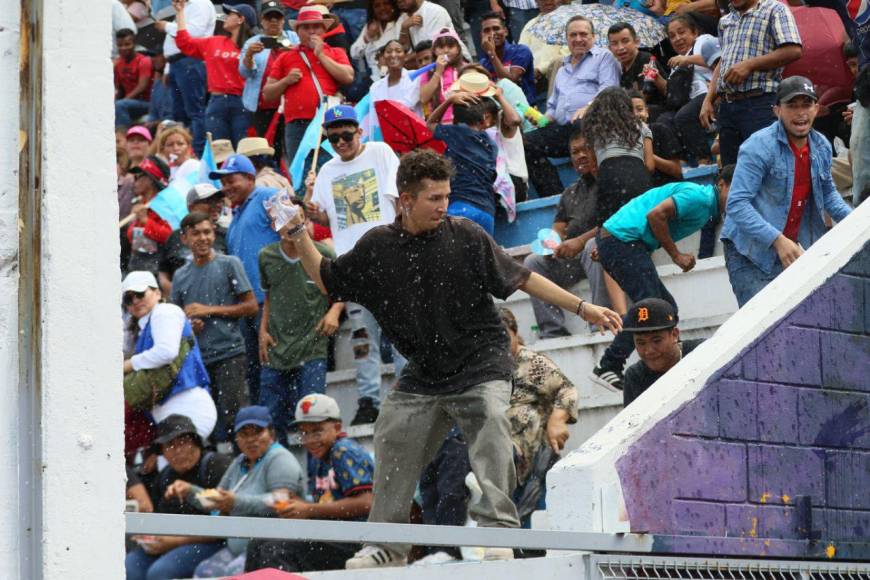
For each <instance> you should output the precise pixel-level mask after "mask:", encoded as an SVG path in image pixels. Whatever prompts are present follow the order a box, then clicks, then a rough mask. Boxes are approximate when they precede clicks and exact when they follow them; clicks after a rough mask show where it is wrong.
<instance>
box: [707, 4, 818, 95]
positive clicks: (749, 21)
mask: <svg viewBox="0 0 870 580" xmlns="http://www.w3.org/2000/svg"><path fill="white" fill-rule="evenodd" d="M719 40H720V41H721V43H722V60H721V61H719V85H718V92H719V94H724V93H747V92H750V91H758V90H760V91H763V92H765V93H775V92H776V90H777V88H778V87H779V81H780V80H781V78H782V68H777V69H773V70H767V71H754V72H753V73H751V74H750V75H749V76H748V77H747V78H746V80H745V81H743V82H742V83H740V84H739V85H732V84H729V83H726V82H725V74H726V73H727V72H728V69H730V68H731V67H732V66H734V65H735V64H737V63H738V62H743V61H745V60H749V59H750V58H755V57H758V56H763V55H765V54H770V53H771V52H773V51H774V50H776V49H777V48H779V47H780V46H783V45H785V44H797V45H800V44H801V36H800V33H799V32H798V28H797V24H795V21H794V16H792V14H791V11H790V10H789V9H788V7H787V6H786V5H785V4H782V3H780V2H777V1H776V0H758V4H756V5H755V6H754V7H753V8H751V9H749V10H747V11H746V12H744V13H740V12H738V11H737V10H734V9H733V8H732V9H731V11H730V12H729V13H728V14H726V15H725V16H723V17H722V19H721V20H720V21H719Z"/></svg>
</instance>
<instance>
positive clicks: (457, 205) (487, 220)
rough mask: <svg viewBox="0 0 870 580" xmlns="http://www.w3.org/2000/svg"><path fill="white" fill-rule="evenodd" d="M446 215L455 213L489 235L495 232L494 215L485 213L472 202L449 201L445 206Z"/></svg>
mask: <svg viewBox="0 0 870 580" xmlns="http://www.w3.org/2000/svg"><path fill="white" fill-rule="evenodd" d="M447 215H455V216H459V217H464V218H468V219H470V220H471V221H473V222H474V223H476V224H477V225H479V226H480V227H482V228H483V229H484V230H486V233H488V234H489V235H490V236H492V235H494V234H495V216H494V215H492V214H490V213H486V212H485V211H483V210H482V209H480V208H479V207H477V206H476V205H474V204H471V203H468V202H465V201H461V200H456V201H451V202H450V205H448V206H447Z"/></svg>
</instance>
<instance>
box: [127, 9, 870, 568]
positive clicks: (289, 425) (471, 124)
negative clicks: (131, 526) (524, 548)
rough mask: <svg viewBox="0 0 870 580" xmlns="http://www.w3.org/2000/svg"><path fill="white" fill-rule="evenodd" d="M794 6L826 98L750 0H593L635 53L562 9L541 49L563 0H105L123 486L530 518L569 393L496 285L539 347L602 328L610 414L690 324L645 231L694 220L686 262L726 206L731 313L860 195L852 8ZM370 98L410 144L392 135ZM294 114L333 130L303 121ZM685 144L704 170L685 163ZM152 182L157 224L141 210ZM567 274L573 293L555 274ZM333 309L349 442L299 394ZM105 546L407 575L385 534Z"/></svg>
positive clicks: (864, 143)
mask: <svg viewBox="0 0 870 580" xmlns="http://www.w3.org/2000/svg"><path fill="white" fill-rule="evenodd" d="M602 3H603V2H602ZM800 3H801V2H800V0H791V2H790V4H792V5H797V4H800ZM809 3H810V4H811V5H819V6H821V5H824V6H827V7H829V8H831V9H834V10H836V11H837V13H838V14H839V15H840V16H841V18H842V22H843V25H844V29H845V31H846V33H847V35H846V36H844V38H843V46H842V48H841V49H840V50H839V51H835V52H832V53H831V54H830V55H829V56H830V59H831V61H832V62H833V61H836V62H837V63H838V64H837V66H841V65H842V66H848V67H849V71H850V72H849V74H850V78H851V79H852V83H853V84H852V86H851V87H846V89H847V91H846V93H848V94H847V96H846V97H841V98H840V99H839V100H832V99H831V98H830V96H829V95H830V91H828V92H823V91H822V88H820V87H818V86H815V85H814V83H813V80H812V76H813V75H812V71H809V74H808V76H809V78H807V77H805V76H797V75H794V76H791V77H788V78H785V79H784V78H783V69H784V67H786V66H787V65H790V64H795V63H797V64H799V63H800V61H801V58H802V53H803V43H802V39H801V31H800V30H799V29H798V26H797V24H796V22H795V18H794V16H793V14H792V12H791V10H790V7H789V4H786V3H784V2H780V1H778V0H715V1H714V0H686V1H682V0H668V1H667V2H663V1H653V2H631V3H627V2H616V3H615V4H616V5H618V6H623V7H627V8H629V9H631V10H635V11H637V13H638V14H639V15H647V16H649V17H650V18H654V19H655V21H656V22H658V23H660V25H661V27H662V38H663V39H662V41H661V42H659V43H657V44H655V45H654V46H641V41H640V37H639V35H638V32H637V30H636V29H635V27H634V26H632V24H631V23H629V22H624V21H620V22H613V23H612V24H611V25H610V26H609V27H608V28H607V29H606V30H600V29H596V27H595V25H594V23H593V21H592V20H591V19H589V18H587V17H585V16H582V15H577V16H572V17H570V18H566V19H565V23H564V38H561V39H559V40H558V41H557V42H553V40H552V39H549V41H548V40H545V39H543V38H541V37H539V36H538V35H536V33H535V30H534V28H535V27H536V26H537V25H539V23H540V22H541V21H542V19H548V18H554V17H555V16H557V15H558V13H557V11H558V9H559V8H560V6H562V4H563V3H562V2H560V1H559V0H536V1H532V0H502V1H500V0H488V1H486V2H484V1H482V0H481V1H475V2H472V1H470V0H469V1H467V2H460V1H459V0H369V1H366V0H351V1H343V2H331V1H318V2H311V3H309V2H308V1H307V0H250V1H239V2H237V3H235V4H220V3H217V2H212V1H211V0H123V1H121V0H113V26H114V32H113V34H114V40H115V42H114V48H113V61H114V73H115V96H116V99H115V126H116V144H117V175H118V203H119V237H120V240H121V250H122V251H121V257H120V269H121V271H122V275H123V284H122V290H123V294H122V304H123V307H124V309H123V310H124V313H123V316H124V321H125V328H126V329H127V334H126V340H125V344H124V352H125V361H124V373H125V384H124V387H125V399H126V402H127V405H126V408H125V419H126V454H127V459H128V478H129V481H128V498H129V499H131V500H134V502H135V503H136V505H137V506H138V509H140V510H143V511H157V512H163V513H183V514H188V513H205V514H208V513H212V514H220V515H246V516H255V517H283V518H319V519H337V520H364V519H369V520H370V521H407V520H408V517H409V513H410V511H411V505H412V504H414V505H416V506H417V508H418V511H419V519H420V520H421V521H423V522H424V523H433V524H454V525H462V524H464V523H465V521H466V520H467V519H468V518H469V517H471V518H472V519H474V520H476V521H477V522H478V524H479V525H490V526H507V527H515V526H520V525H526V526H527V525H528V524H529V517H530V514H531V512H532V511H533V510H534V509H536V508H538V507H540V506H541V505H543V501H544V495H545V494H544V493H543V492H542V488H543V486H542V484H541V482H542V480H543V477H544V475H545V473H546V471H547V469H548V468H549V467H550V466H551V465H552V464H553V462H554V461H555V458H557V457H558V455H559V453H560V452H561V451H562V449H563V448H564V446H565V442H566V440H567V438H568V430H567V425H568V424H570V423H573V422H576V420H577V392H576V390H575V389H574V387H573V385H572V384H571V380H570V379H569V378H568V377H566V376H565V375H564V374H563V373H562V372H561V371H560V370H559V369H558V367H556V366H555V365H554V364H553V363H552V361H550V359H548V358H547V357H546V356H545V355H543V354H540V353H536V352H534V351H533V350H531V349H529V348H528V347H526V346H524V345H523V344H522V339H521V338H520V336H519V335H520V330H519V328H518V327H517V322H516V319H515V318H514V316H513V314H512V313H511V312H510V311H508V310H505V309H502V310H501V311H500V312H499V311H497V310H496V308H495V306H494V303H493V297H496V298H506V297H507V296H508V295H510V294H511V293H512V292H513V291H515V290H517V289H522V290H524V291H526V292H527V293H528V294H529V295H530V296H531V302H532V307H533V310H534V316H535V319H536V322H537V326H538V329H539V338H557V337H564V336H568V335H569V334H570V331H569V330H568V328H567V325H566V322H565V317H566V311H567V312H570V313H572V315H577V316H580V317H581V318H582V319H584V320H586V321H587V322H588V323H589V324H590V325H592V327H593V328H595V329H600V330H606V329H609V330H611V331H613V332H614V334H615V335H616V336H615V338H614V340H613V342H612V343H611V344H610V346H609V347H608V348H607V350H606V352H605V354H604V356H603V357H602V358H601V360H600V361H599V362H598V364H597V365H596V366H595V369H594V371H593V373H592V375H591V376H590V377H589V379H590V380H592V381H594V382H597V383H598V384H600V385H602V386H604V387H606V388H609V389H614V390H623V393H624V399H625V404H626V405H628V404H630V403H631V402H632V401H634V400H635V399H636V398H637V397H639V396H640V395H641V393H642V392H643V391H644V390H645V389H646V388H647V387H649V386H650V385H651V384H652V382H654V381H655V379H657V378H658V377H659V376H661V375H662V374H663V373H664V372H666V371H667V370H668V369H669V368H670V367H671V366H673V365H674V364H676V363H677V362H678V361H679V360H680V359H681V358H682V356H684V355H685V354H688V353H689V352H690V351H691V350H692V349H694V347H695V346H697V341H688V342H682V341H681V340H680V338H679V330H678V328H677V325H678V320H679V305H678V304H677V303H676V302H675V300H674V298H673V297H672V295H671V294H670V293H669V291H668V290H667V288H666V287H665V285H664V284H663V283H662V281H661V280H660V279H659V276H658V272H657V269H656V266H655V265H654V263H653V261H652V259H651V253H652V252H653V251H655V250H658V249H660V248H661V249H662V250H663V251H664V252H666V253H667V254H668V256H669V257H670V258H671V260H672V261H673V263H674V264H675V265H676V266H677V267H679V268H680V269H681V270H682V271H684V272H687V271H690V270H692V269H693V268H694V266H695V264H696V256H695V255H694V254H693V253H686V252H685V251H683V250H681V249H680V248H678V247H677V244H676V243H677V242H679V241H680V240H683V239H685V238H687V237H689V236H690V235H692V234H695V233H696V232H700V233H701V238H702V244H701V245H702V247H701V248H700V249H699V251H698V252H697V253H698V258H703V257H708V256H709V255H711V253H712V247H713V242H714V241H715V237H714V236H715V235H716V233H717V232H719V226H721V232H720V235H721V240H722V242H723V252H724V256H725V263H726V267H727V270H728V275H729V279H730V282H731V286H732V288H733V291H734V294H735V296H736V297H737V301H738V304H739V305H741V306H742V305H743V304H745V303H746V302H747V301H749V300H750V299H751V298H752V297H753V296H754V295H755V294H756V293H758V292H759V291H760V290H761V289H762V288H763V287H764V286H765V285H766V284H767V283H769V282H770V281H771V280H772V279H773V278H775V277H776V275H778V274H779V273H780V272H782V271H783V270H784V269H785V268H787V267H789V266H790V265H791V264H792V263H793V262H794V261H795V260H796V259H798V258H799V256H800V255H801V254H802V253H803V252H804V251H805V250H806V249H807V248H808V247H809V246H810V245H812V244H813V243H814V242H815V241H816V240H817V239H818V238H819V237H821V236H822V235H824V233H825V232H826V231H827V229H828V228H830V227H833V225H834V224H835V223H836V222H838V221H841V220H842V219H844V218H845V217H846V216H847V215H848V214H849V212H850V211H851V209H852V208H853V207H856V206H857V205H859V204H860V203H861V202H862V201H864V200H865V199H866V197H868V196H870V65H868V62H870V32H868V30H867V16H868V13H867V10H866V9H864V11H863V12H861V10H862V8H861V7H860V6H859V7H858V9H857V12H856V9H855V7H854V2H851V3H850V2H842V3H841V2H840V0H826V1H825V2H824V3H821V2H818V1H816V0H812V1H811V2H809ZM554 13H556V14H554ZM841 93H842V91H841ZM366 101H368V102H369V103H370V108H368V109H361V108H360V107H356V108H355V107H354V105H355V104H357V103H360V102H366ZM384 101H389V102H391V103H392V104H393V105H395V107H394V109H393V114H399V115H400V116H401V123H399V125H402V126H405V127H412V128H413V131H412V133H413V134H414V135H413V137H414V138H415V139H417V141H415V142H413V143H411V145H410V146H405V147H404V148H403V149H402V152H405V151H408V150H411V149H415V148H417V149H418V150H417V151H413V152H411V153H406V154H405V155H404V156H401V155H400V154H399V153H398V152H397V149H398V146H397V145H395V144H390V139H389V138H388V135H387V133H388V132H391V131H394V128H393V127H386V126H382V125H384V121H383V119H384V118H386V117H382V116H381V115H379V114H378V113H376V110H377V109H378V107H376V104H378V103H382V102H384ZM323 111H325V113H324V114H323V116H322V117H318V114H319V113H321V112H323ZM395 111H398V113H396V112H395ZM312 123H315V124H322V127H321V128H320V132H321V133H322V141H323V143H324V144H325V145H328V147H323V148H320V147H319V146H316V147H313V148H312V147H310V144H308V143H307V141H308V136H307V132H308V133H310V131H309V128H310V127H311V125H312ZM382 137H383V140H382ZM427 140H428V142H427ZM425 148H435V149H436V150H437V151H438V152H439V153H442V154H443V155H435V154H433V153H426V152H421V151H420V150H419V149H425ZM308 149H313V150H312V151H311V152H310V153H308V154H307V156H306V155H305V154H306V152H308ZM847 150H848V151H847ZM564 158H568V159H569V161H570V165H571V166H572V167H573V169H574V170H575V171H576V174H577V177H576V180H574V181H573V183H570V184H568V185H567V187H565V185H566V183H565V182H564V177H563V176H562V175H561V174H560V173H564V171H561V172H560V166H561V165H564V163H565V160H564ZM296 165H299V166H302V167H303V170H302V171H301V172H298V171H297V172H296V173H295V175H297V176H299V175H301V176H302V177H301V179H300V178H298V177H297V179H296V181H294V180H293V178H292V177H291V176H292V175H294V172H293V171H291V167H293V166H296ZM711 165H715V166H717V173H716V177H715V179H714V180H713V183H710V184H706V185H705V184H700V183H695V182H693V181H687V180H684V173H685V172H687V171H689V170H690V169H691V168H694V167H697V166H711ZM171 184H174V188H175V190H179V191H180V190H182V189H183V191H184V193H185V194H186V199H184V200H183V202H184V203H185V204H186V207H187V211H188V213H187V215H186V217H184V218H183V219H181V220H180V221H176V222H173V220H172V219H171V218H170V217H169V216H167V215H166V214H165V213H162V212H161V211H160V204H159V203H155V200H158V198H159V197H160V196H161V192H163V190H165V189H167V188H168V187H169V186H170V185H171ZM179 184H181V185H179ZM448 193H449V197H448V195H447V194H448ZM533 196H537V197H548V196H560V198H559V202H558V207H557V212H556V216H555V219H554V223H553V225H552V228H553V230H554V231H555V232H556V234H557V236H558V238H559V242H558V243H556V244H555V245H554V247H553V248H551V249H552V252H549V253H551V254H552V255H538V254H528V255H526V254H523V256H522V258H523V259H521V260H520V261H518V260H516V259H515V258H513V257H510V256H509V255H508V254H507V253H505V251H504V249H502V248H500V247H499V246H498V245H497V243H496V242H495V241H494V239H493V237H492V236H494V233H495V225H496V223H497V221H499V220H508V221H513V220H515V219H517V220H522V219H523V217H522V212H519V213H518V211H517V209H518V206H517V204H518V203H519V202H522V201H525V200H526V199H528V198H530V197H533ZM281 204H283V205H286V206H292V208H293V209H292V210H291V211H290V213H292V214H293V215H294V216H295V217H294V218H293V220H291V221H290V222H289V223H283V224H278V220H277V218H276V215H277V214H276V212H275V211H273V208H274V207H275V206H276V205H281ZM279 213H280V212H279ZM460 218H465V219H460ZM703 240H706V242H704V241H703ZM582 279H588V282H589V289H590V295H589V296H588V297H587V299H585V300H584V299H580V300H579V303H578V302H577V300H578V299H577V297H575V296H573V295H572V294H570V293H569V292H566V291H565V290H568V289H571V288H573V287H574V286H575V285H576V284H577V283H578V282H579V281H580V280H582ZM342 325H346V327H347V328H348V330H349V338H350V346H351V352H352V357H353V366H354V370H355V379H354V380H355V383H356V389H357V399H358V401H357V406H356V408H355V409H353V410H346V411H353V413H354V414H353V419H352V421H351V422H350V425H354V426H355V425H365V424H371V423H375V425H376V426H375V452H376V456H377V463H376V462H375V459H374V458H373V457H372V456H371V455H370V454H369V453H368V452H367V451H366V450H365V448H364V447H363V446H362V445H361V444H360V443H358V442H356V441H354V440H353V439H350V438H348V437H347V434H346V432H345V430H344V427H343V425H342V422H341V417H342V413H341V410H340V409H339V407H338V404H337V403H336V401H335V400H334V399H332V398H330V397H328V396H326V395H325V394H324V393H325V391H326V383H327V378H326V377H327V372H328V371H329V370H332V369H334V367H335V357H336V356H337V355H336V337H337V335H338V334H339V330H340V328H341V327H342ZM620 327H623V330H622V331H619V329H620ZM635 349H636V350H637V353H638V355H639V357H640V361H639V362H638V363H635V364H634V365H633V366H631V367H629V368H628V369H626V368H625V367H626V364H627V361H628V359H629V356H630V355H631V354H632V352H633V351H634V350H635ZM384 362H391V363H393V365H394V368H395V376H396V377H397V380H396V382H395V384H394V385H392V386H391V388H384V387H383V386H382V382H383V379H382V370H381V365H382V363H384ZM574 379H575V380H577V379H578V377H574ZM580 379H582V380H585V379H586V377H581V378H580ZM511 381H512V383H513V388H512V389H511V388H510V382H511ZM382 403H383V405H382ZM382 407H383V411H382ZM411 416H413V417H415V422H416V424H415V425H414V426H413V427H412V426H410V425H411V423H410V422H409V417H411ZM410 428H413V429H415V430H416V431H418V432H419V438H416V439H414V440H408V437H407V435H406V434H407V432H408V430H409V429H410ZM508 439H509V440H510V441H511V442H512V445H507V441H508ZM297 440H298V441H299V442H301V445H302V447H303V448H304V449H305V453H306V457H307V469H303V468H302V466H301V465H300V464H299V462H298V461H297V458H296V456H294V455H293V454H292V453H291V452H290V451H288V448H290V449H292V446H293V444H294V442H295V441H297ZM385 472H389V473H390V474H391V475H389V476H388V475H386V474H385ZM471 472H473V474H474V475H472V476H470V477H469V478H468V481H466V476H467V475H468V474H469V473H471ZM418 484H419V492H420V493H419V494H418V496H417V497H416V499H414V500H413V501H412V499H411V498H412V496H413V495H414V489H415V487H416V486H417V485H418ZM133 540H134V541H133V542H132V543H131V545H130V548H131V549H130V551H129V552H128V557H127V577H128V578H149V579H157V578H175V577H188V576H193V575H196V576H198V577H215V576H222V575H231V574H235V573H239V572H241V571H244V570H255V569H259V568H263V567H277V568H280V569H284V570H288V571H306V570H322V569H331V568H340V567H344V565H345V562H347V566H348V567H350V568H354V567H356V568H363V567H374V566H387V565H402V564H404V563H406V562H407V561H408V559H409V550H410V546H390V547H386V546H373V545H368V546H362V545H357V544H324V543H318V542H304V541H299V542H277V541H260V540H254V541H251V542H246V541H241V540H235V539H229V540H225V541H217V540H212V539H206V538H190V537H166V536H163V537H150V536H147V537H136V538H134V539H133ZM415 556H416V558H417V559H418V560H420V561H422V562H424V563H426V562H428V563H433V562H444V561H449V560H452V559H456V558H460V557H461V555H460V552H459V551H458V550H440V549H435V548H426V547H422V548H421V550H419V551H417V552H411V559H413V558H414V557H415ZM484 556H485V557H486V558H487V559H505V558H510V557H513V554H512V553H510V550H503V549H495V548H492V549H487V550H486V553H485V554H484Z"/></svg>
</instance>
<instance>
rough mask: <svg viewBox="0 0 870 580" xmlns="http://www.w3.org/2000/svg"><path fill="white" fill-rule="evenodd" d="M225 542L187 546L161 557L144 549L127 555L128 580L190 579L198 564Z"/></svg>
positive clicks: (125, 562) (125, 561) (137, 549)
mask: <svg viewBox="0 0 870 580" xmlns="http://www.w3.org/2000/svg"><path fill="white" fill-rule="evenodd" d="M223 546H224V543H223V542H212V543H209V544H186V545H184V546H180V547H178V548H174V549H172V550H169V551H168V552H166V553H165V554H161V555H160V556H150V555H148V554H146V553H145V552H144V551H143V550H142V548H136V549H135V550H133V551H132V552H128V553H127V558H126V559H125V560H124V568H125V569H126V571H127V580H172V579H173V578H190V577H191V576H193V572H194V570H196V566H197V564H199V563H200V562H202V561H203V560H205V559H206V558H209V557H211V556H212V555H213V554H214V553H215V552H217V551H218V550H220V549H221V548H223Z"/></svg>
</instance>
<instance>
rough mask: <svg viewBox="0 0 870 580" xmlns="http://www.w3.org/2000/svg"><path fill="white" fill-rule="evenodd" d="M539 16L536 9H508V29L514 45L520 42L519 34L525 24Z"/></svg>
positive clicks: (538, 11)
mask: <svg viewBox="0 0 870 580" xmlns="http://www.w3.org/2000/svg"><path fill="white" fill-rule="evenodd" d="M538 14H540V10H538V9H537V8H510V7H508V28H509V29H510V31H511V38H512V39H513V41H514V43H518V42H519V41H520V33H522V31H523V27H524V26H525V25H526V23H527V22H528V21H529V20H531V19H532V18H534V17H535V16H537V15H538Z"/></svg>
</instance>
